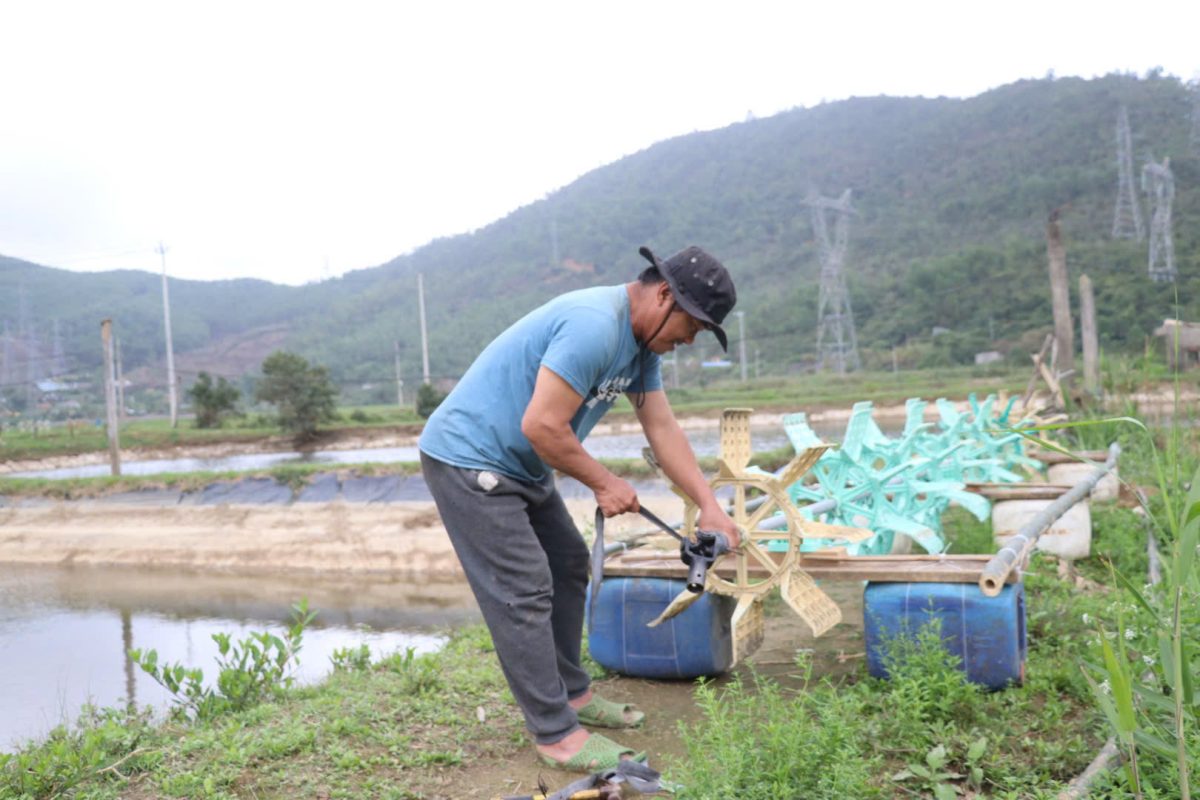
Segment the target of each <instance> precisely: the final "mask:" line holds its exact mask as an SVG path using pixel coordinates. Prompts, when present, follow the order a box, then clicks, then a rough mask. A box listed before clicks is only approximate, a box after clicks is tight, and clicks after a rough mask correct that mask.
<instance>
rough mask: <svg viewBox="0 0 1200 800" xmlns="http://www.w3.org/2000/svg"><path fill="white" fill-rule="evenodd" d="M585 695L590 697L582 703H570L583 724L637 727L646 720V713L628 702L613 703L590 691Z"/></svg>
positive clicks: (602, 726)
mask: <svg viewBox="0 0 1200 800" xmlns="http://www.w3.org/2000/svg"><path fill="white" fill-rule="evenodd" d="M585 696H586V697H588V698H590V699H589V700H587V702H585V703H584V704H583V705H579V706H577V705H575V704H574V703H572V704H571V707H572V708H574V709H575V714H576V715H577V716H578V717H579V721H580V722H581V723H583V724H584V725H591V726H592V727H594V728H637V727H639V726H641V724H642V723H643V722H645V721H646V715H645V714H643V713H642V712H641V711H639V710H638V709H637V707H636V706H634V705H632V704H630V703H614V702H613V701H612V700H605V699H604V698H603V697H600V696H599V695H595V694H592V693H591V692H590V691H589V692H588V694H587V695H585ZM577 699H580V700H582V699H583V698H577Z"/></svg>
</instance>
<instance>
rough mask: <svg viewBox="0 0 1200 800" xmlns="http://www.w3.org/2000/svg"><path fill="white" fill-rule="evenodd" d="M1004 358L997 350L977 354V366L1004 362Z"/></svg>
mask: <svg viewBox="0 0 1200 800" xmlns="http://www.w3.org/2000/svg"><path fill="white" fill-rule="evenodd" d="M1003 360H1004V356H1003V355H1002V354H1001V353H1000V352H999V351H997V350H984V351H983V352H982V353H976V354H975V366H979V365H980V364H995V363H996V362H997V361H1003Z"/></svg>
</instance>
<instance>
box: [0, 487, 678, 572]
mask: <svg viewBox="0 0 1200 800" xmlns="http://www.w3.org/2000/svg"><path fill="white" fill-rule="evenodd" d="M642 499H643V501H644V502H646V504H647V505H648V506H649V507H651V508H653V509H654V510H655V511H656V512H657V513H658V514H659V515H660V516H665V517H666V518H667V519H677V518H679V519H681V518H682V503H681V501H680V500H679V499H678V498H677V497H675V496H674V495H670V494H665V493H663V494H658V495H656V494H643V498H642ZM567 505H568V507H569V508H570V510H571V513H572V516H573V517H574V518H575V520H576V523H577V524H578V525H579V527H580V530H589V529H590V527H591V525H592V522H593V517H594V514H595V503H594V501H591V500H582V499H577V500H568V501H567ZM645 528H646V523H645V521H644V520H641V519H640V518H639V517H637V516H635V515H626V516H624V517H620V518H617V519H614V520H611V521H610V522H609V523H608V524H607V525H606V527H605V535H606V536H607V537H608V538H609V539H614V538H619V537H622V536H624V535H627V534H629V533H633V532H638V531H642V530H645ZM5 563H7V564H41V565H52V564H60V565H88V566H122V567H151V568H173V569H203V570H206V571H212V570H227V571H237V572H248V573H272V572H280V571H286V572H317V573H333V574H338V575H353V574H368V573H369V574H379V575H395V576H414V575H419V576H424V577H426V578H429V579H432V580H447V579H455V578H461V577H462V571H461V568H460V567H459V564H458V559H457V557H456V556H455V555H454V551H453V549H452V548H451V546H450V540H449V539H448V538H447V536H446V531H445V529H444V528H443V527H442V524H441V520H440V518H439V517H438V515H437V509H436V508H435V507H434V504H433V503H432V502H430V501H425V502H399V503H347V502H342V501H337V502H332V503H303V504H299V503H297V504H292V505H216V506H182V505H175V506H170V505H166V506H163V505H148V506H143V505H136V504H120V503H112V502H105V501H87V500H85V501H66V502H61V501H46V502H42V503H37V504H31V505H14V506H6V507H3V508H0V564H5Z"/></svg>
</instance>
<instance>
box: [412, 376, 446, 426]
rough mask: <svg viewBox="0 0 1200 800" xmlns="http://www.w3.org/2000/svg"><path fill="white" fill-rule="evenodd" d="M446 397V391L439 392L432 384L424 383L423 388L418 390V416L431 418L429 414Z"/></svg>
mask: <svg viewBox="0 0 1200 800" xmlns="http://www.w3.org/2000/svg"><path fill="white" fill-rule="evenodd" d="M445 399H446V394H445V392H439V391H438V390H437V389H435V388H433V386H432V384H428V383H422V384H421V388H420V389H418V390H417V416H419V417H420V418H421V419H429V415H430V414H432V413H433V410H434V409H435V408H437V407H438V406H440V405H441V404H442V401H443V400H445Z"/></svg>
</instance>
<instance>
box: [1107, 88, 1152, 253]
mask: <svg viewBox="0 0 1200 800" xmlns="http://www.w3.org/2000/svg"><path fill="white" fill-rule="evenodd" d="M1112 235H1113V238H1114V239H1137V240H1138V241H1139V242H1140V241H1141V240H1142V238H1143V237H1145V235H1146V229H1145V227H1143V225H1142V209H1141V206H1140V205H1138V198H1137V192H1136V191H1134V188H1133V139H1132V136H1130V133H1129V111H1128V109H1126V108H1125V106H1121V109H1120V111H1118V112H1117V207H1116V210H1115V211H1114V213H1113V227H1112Z"/></svg>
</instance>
